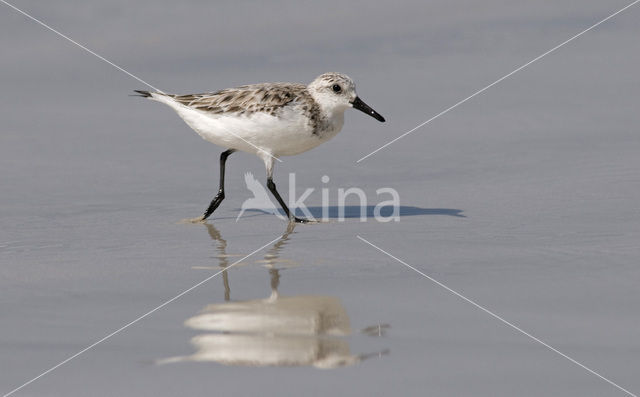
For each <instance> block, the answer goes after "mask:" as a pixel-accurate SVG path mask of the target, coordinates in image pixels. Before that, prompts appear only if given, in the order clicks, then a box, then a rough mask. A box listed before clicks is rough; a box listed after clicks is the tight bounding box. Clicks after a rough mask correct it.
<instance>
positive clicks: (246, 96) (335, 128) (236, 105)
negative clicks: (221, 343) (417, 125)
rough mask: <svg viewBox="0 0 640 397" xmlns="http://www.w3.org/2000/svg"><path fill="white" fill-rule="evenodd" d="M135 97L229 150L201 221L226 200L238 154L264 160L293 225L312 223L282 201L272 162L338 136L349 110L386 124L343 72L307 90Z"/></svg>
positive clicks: (264, 87)
mask: <svg viewBox="0 0 640 397" xmlns="http://www.w3.org/2000/svg"><path fill="white" fill-rule="evenodd" d="M135 92H137V93H138V94H139V95H140V96H142V97H145V98H149V99H152V100H154V101H157V102H161V103H164V104H166V105H169V106H170V107H171V108H172V109H173V110H175V111H176V113H178V115H179V116H180V117H181V118H182V119H183V120H184V121H185V122H186V123H187V125H189V127H191V128H192V129H193V130H195V131H196V132H197V133H198V134H199V135H200V136H201V137H202V138H203V139H205V140H207V141H209V142H211V143H214V144H216V145H218V146H221V147H223V148H226V150H225V151H223V152H222V154H221V155H220V184H219V189H218V193H217V194H216V195H215V197H214V198H213V200H211V203H210V204H209V206H208V207H207V209H206V211H205V212H204V215H202V216H201V217H199V218H196V219H195V220H197V221H204V220H205V219H207V218H208V217H209V216H210V215H211V214H212V213H213V211H215V210H216V208H218V206H219V205H220V203H221V202H222V200H224V197H225V194H224V173H225V163H226V161H227V158H228V157H229V155H231V154H232V153H233V152H236V151H238V150H239V151H242V152H246V153H252V154H255V155H256V156H258V157H259V158H260V159H262V161H264V164H265V168H266V171H267V188H268V189H269V191H270V192H271V193H272V194H273V196H274V197H275V198H276V200H277V201H278V203H279V204H280V206H281V207H282V209H283V210H284V212H285V214H286V215H287V217H288V218H289V220H290V221H292V222H296V223H307V222H309V220H307V219H304V218H298V217H296V216H295V215H294V214H293V213H292V212H291V211H290V210H289V208H288V207H287V205H286V204H285V202H284V200H283V199H282V197H280V194H279V193H278V190H277V189H276V185H275V183H274V182H273V166H274V160H275V159H277V158H278V157H280V156H293V155H296V154H300V153H303V152H306V151H307V150H310V149H313V148H314V147H316V146H318V145H320V144H321V143H324V142H326V141H328V140H329V139H331V138H333V137H334V136H336V134H337V133H338V132H340V130H341V129H342V126H343V124H344V112H345V110H347V109H348V108H350V107H352V108H355V109H358V110H361V111H362V112H364V113H366V114H368V115H370V116H371V117H373V118H375V119H376V120H378V121H381V122H384V121H385V120H384V117H382V116H381V115H380V114H378V113H377V112H376V111H375V110H373V109H372V108H371V107H369V106H368V105H367V104H366V103H364V102H363V101H362V100H361V99H360V98H359V97H358V95H357V94H356V85H355V83H354V82H353V80H351V78H349V77H348V76H346V75H344V74H340V73H324V74H322V75H320V76H318V77H317V78H316V79H315V80H313V81H312V82H311V83H310V84H309V85H306V86H305V85H303V84H296V83H261V84H251V85H244V86H240V87H236V88H228V89H224V90H221V91H217V92H209V93H203V94H188V95H173V94H165V93H161V92H149V91H140V90H135Z"/></svg>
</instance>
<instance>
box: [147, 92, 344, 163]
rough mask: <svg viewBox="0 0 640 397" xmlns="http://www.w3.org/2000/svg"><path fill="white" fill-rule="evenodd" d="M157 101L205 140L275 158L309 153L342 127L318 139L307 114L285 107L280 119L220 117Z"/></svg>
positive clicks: (163, 99)
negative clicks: (264, 153) (171, 110)
mask: <svg viewBox="0 0 640 397" xmlns="http://www.w3.org/2000/svg"><path fill="white" fill-rule="evenodd" d="M154 99H156V100H157V101H158V102H162V103H165V104H167V105H169V106H171V107H172V108H173V109H174V110H175V111H176V112H177V113H178V115H179V116H180V117H181V118H182V119H183V120H184V121H185V122H186V123H187V124H188V125H189V127H191V128H192V129H193V130H195V131H196V132H197V133H198V135H200V136H201V137H202V138H203V139H205V140H207V141H209V142H211V143H214V144H216V145H218V146H221V147H223V148H229V149H237V150H241V151H243V152H247V153H253V154H258V152H260V151H261V149H262V150H266V151H267V152H269V153H270V154H272V155H273V156H276V157H277V156H291V155H295V154H299V153H302V152H306V151H307V150H310V149H313V148H314V147H316V146H318V145H320V144H321V143H323V142H326V141H327V140H329V139H330V138H332V137H333V136H335V135H336V134H337V133H338V132H339V131H340V128H341V127H342V123H340V125H339V127H338V128H334V130H332V131H327V132H324V133H323V134H321V135H320V136H318V135H315V134H313V131H312V129H311V126H310V125H309V123H308V120H307V118H306V117H305V116H304V114H303V113H301V112H297V111H296V110H295V109H294V108H292V107H285V108H284V110H283V112H281V114H279V116H278V117H276V116H271V115H269V114H266V113H253V114H251V115H249V116H245V115H221V114H211V113H207V112H204V111H200V110H196V109H193V108H189V107H187V106H184V105H182V104H179V103H177V102H176V101H174V100H172V99H171V98H168V97H164V96H159V97H154Z"/></svg>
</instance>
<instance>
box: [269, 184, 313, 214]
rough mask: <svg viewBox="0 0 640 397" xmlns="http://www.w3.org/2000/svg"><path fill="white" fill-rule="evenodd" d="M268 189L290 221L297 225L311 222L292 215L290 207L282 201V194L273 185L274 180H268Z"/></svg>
mask: <svg viewBox="0 0 640 397" xmlns="http://www.w3.org/2000/svg"><path fill="white" fill-rule="evenodd" d="M267 187H268V188H269V191H270V192H271V193H272V194H273V197H275V198H276V200H278V203H280V206H281V207H282V209H283V210H284V213H285V214H287V217H288V218H289V220H290V221H292V222H296V223H308V222H310V220H309V219H304V218H298V217H297V216H294V215H293V214H292V213H291V211H289V207H287V205H286V204H285V203H284V200H283V199H282V197H280V193H278V191H277V190H276V184H275V183H273V179H272V178H268V179H267Z"/></svg>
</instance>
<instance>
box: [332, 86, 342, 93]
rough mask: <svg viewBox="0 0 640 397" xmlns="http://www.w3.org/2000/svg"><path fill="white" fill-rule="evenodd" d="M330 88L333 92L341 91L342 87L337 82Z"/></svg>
mask: <svg viewBox="0 0 640 397" xmlns="http://www.w3.org/2000/svg"><path fill="white" fill-rule="evenodd" d="M331 89H332V90H333V92H340V91H342V87H340V86H339V85H338V84H334V85H333V87H331Z"/></svg>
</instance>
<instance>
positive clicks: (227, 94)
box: [169, 83, 313, 115]
mask: <svg viewBox="0 0 640 397" xmlns="http://www.w3.org/2000/svg"><path fill="white" fill-rule="evenodd" d="M169 96H170V97H171V98H173V99H174V100H176V101H177V102H179V103H181V104H183V105H185V106H188V107H191V108H194V109H198V110H201V111H204V112H208V113H212V114H221V113H227V114H246V115H249V114H251V113H255V112H264V113H267V114H270V115H276V114H277V113H278V112H279V111H280V110H282V108H284V107H285V106H287V105H288V104H290V103H292V102H297V101H299V102H301V103H313V99H312V98H311V95H310V94H309V93H308V92H307V87H305V86H304V85H302V84H292V83H263V84H251V85H244V86H240V87H237V88H228V89H225V90H220V91H217V92H208V93H202V94H188V95H169Z"/></svg>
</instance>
